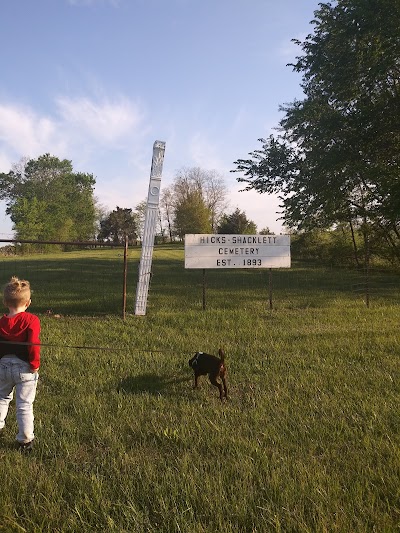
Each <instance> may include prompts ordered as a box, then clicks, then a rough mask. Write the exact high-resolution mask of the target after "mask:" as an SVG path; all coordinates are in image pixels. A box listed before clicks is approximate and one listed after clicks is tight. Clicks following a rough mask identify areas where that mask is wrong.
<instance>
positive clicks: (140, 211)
mask: <svg viewBox="0 0 400 533" xmlns="http://www.w3.org/2000/svg"><path fill="white" fill-rule="evenodd" d="M146 212H147V199H144V200H142V201H141V202H139V203H138V204H137V205H136V207H135V217H136V231H137V236H138V237H139V238H140V239H141V240H142V239H143V231H144V223H145V220H146Z"/></svg>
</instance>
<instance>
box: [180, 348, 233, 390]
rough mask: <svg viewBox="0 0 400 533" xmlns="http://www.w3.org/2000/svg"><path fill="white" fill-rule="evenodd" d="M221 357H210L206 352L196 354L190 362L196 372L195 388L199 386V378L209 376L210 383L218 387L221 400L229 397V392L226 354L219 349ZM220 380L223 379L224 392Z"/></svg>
mask: <svg viewBox="0 0 400 533" xmlns="http://www.w3.org/2000/svg"><path fill="white" fill-rule="evenodd" d="M218 354H219V357H215V355H210V354H208V353H204V352H196V353H195V354H194V357H192V358H191V359H190V360H189V366H190V367H191V368H193V371H194V388H196V387H197V386H198V379H199V376H205V375H207V374H208V377H209V379H210V382H211V383H212V384H213V385H215V387H218V390H219V397H220V400H222V399H223V397H224V396H225V398H227V397H228V390H227V388H226V380H225V375H226V366H225V354H224V352H223V350H222V349H221V348H220V349H219V352H218ZM218 378H221V381H222V384H223V386H224V388H223V390H222V385H221V383H219V382H218V381H217V379H218Z"/></svg>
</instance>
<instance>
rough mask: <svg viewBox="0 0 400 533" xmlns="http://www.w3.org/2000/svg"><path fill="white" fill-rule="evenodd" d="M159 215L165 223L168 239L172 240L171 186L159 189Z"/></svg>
mask: <svg viewBox="0 0 400 533" xmlns="http://www.w3.org/2000/svg"><path fill="white" fill-rule="evenodd" d="M160 217H161V219H162V220H164V221H165V222H166V223H167V227H168V235H169V240H170V241H172V239H173V235H174V192H173V189H172V187H171V186H169V187H165V188H164V189H162V191H161V197H160Z"/></svg>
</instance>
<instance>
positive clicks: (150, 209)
mask: <svg viewBox="0 0 400 533" xmlns="http://www.w3.org/2000/svg"><path fill="white" fill-rule="evenodd" d="M164 153H165V142H162V141H155V143H154V145H153V159H152V162H151V172H150V184H149V193H148V196H147V209H146V218H145V222H144V229H143V239H142V254H141V257H140V265H139V278H138V283H137V288H136V303H135V315H145V314H146V307H147V295H148V292H149V284H150V277H151V262H152V258H153V247H154V236H155V233H156V223H157V215H158V204H159V201H160V187H161V176H162V167H163V162H164Z"/></svg>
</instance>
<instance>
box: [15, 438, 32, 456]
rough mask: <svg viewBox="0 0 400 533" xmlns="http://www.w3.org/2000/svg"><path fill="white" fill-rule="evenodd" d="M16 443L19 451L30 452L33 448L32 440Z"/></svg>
mask: <svg viewBox="0 0 400 533" xmlns="http://www.w3.org/2000/svg"><path fill="white" fill-rule="evenodd" d="M18 445H19V451H20V452H21V453H30V452H31V451H32V450H33V440H31V441H30V442H19V443H18Z"/></svg>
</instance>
